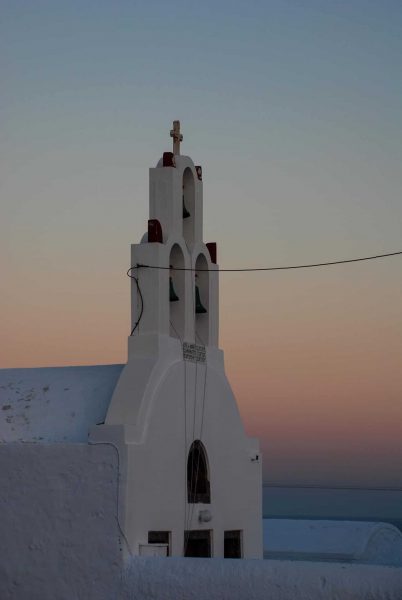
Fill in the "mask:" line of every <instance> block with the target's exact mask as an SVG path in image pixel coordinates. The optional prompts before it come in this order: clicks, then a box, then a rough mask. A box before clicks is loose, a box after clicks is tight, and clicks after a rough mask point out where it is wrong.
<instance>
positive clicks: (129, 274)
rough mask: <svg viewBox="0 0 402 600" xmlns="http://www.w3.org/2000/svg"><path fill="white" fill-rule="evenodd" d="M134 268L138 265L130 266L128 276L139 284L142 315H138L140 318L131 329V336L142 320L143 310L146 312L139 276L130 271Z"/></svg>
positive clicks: (138, 290)
mask: <svg viewBox="0 0 402 600" xmlns="http://www.w3.org/2000/svg"><path fill="white" fill-rule="evenodd" d="M134 268H136V267H130V268H129V269H128V271H127V276H128V277H130V279H134V281H135V284H136V286H137V292H138V294H139V296H140V300H141V310H140V316H139V317H138V319H137V321H136V323H135V324H134V327H133V329H132V331H131V333H130V336H132V335H133V333H134V331H135V330H136V329H137V327H138V326H139V324H140V321H141V319H142V314H143V312H144V298H143V297H142V292H141V288H140V284H139V282H138V277H135V276H134V275H131V273H130V271H132V270H133V269H134Z"/></svg>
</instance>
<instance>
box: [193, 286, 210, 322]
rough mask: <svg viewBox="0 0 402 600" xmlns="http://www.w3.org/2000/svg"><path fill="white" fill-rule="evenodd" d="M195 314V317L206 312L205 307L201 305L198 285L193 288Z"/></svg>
mask: <svg viewBox="0 0 402 600" xmlns="http://www.w3.org/2000/svg"><path fill="white" fill-rule="evenodd" d="M195 312H196V314H197V315H203V314H205V313H206V312H207V309H206V308H205V306H203V305H202V304H201V298H200V288H199V287H198V285H196V286H195Z"/></svg>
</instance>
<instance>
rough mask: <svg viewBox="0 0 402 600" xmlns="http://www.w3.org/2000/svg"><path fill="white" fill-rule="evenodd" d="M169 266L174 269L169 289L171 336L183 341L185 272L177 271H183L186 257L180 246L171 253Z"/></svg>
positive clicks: (170, 274)
mask: <svg viewBox="0 0 402 600" xmlns="http://www.w3.org/2000/svg"><path fill="white" fill-rule="evenodd" d="M169 265H170V266H171V267H172V269H171V270H170V272H169V288H168V293H169V327H170V335H171V336H172V337H176V338H178V339H183V337H184V306H185V288H184V271H183V270H175V269H183V267H184V256H183V252H182V249H181V248H180V246H179V245H178V244H174V246H173V247H172V250H171V251H170V257H169Z"/></svg>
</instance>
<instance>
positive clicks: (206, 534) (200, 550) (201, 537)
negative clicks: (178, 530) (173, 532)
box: [184, 530, 211, 558]
mask: <svg viewBox="0 0 402 600" xmlns="http://www.w3.org/2000/svg"><path fill="white" fill-rule="evenodd" d="M184 556H187V557H189V556H192V557H195V558H210V557H211V531H210V530H201V531H185V532H184Z"/></svg>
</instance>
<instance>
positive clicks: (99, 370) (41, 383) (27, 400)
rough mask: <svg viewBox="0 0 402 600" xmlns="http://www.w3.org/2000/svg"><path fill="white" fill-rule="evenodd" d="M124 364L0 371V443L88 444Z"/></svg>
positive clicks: (102, 417)
mask: <svg viewBox="0 0 402 600" xmlns="http://www.w3.org/2000/svg"><path fill="white" fill-rule="evenodd" d="M123 366H124V365H96V366H90V367H45V368H38V369H0V442H87V441H88V431H89V429H90V428H91V427H92V426H93V425H96V424H97V423H102V422H103V421H104V420H105V417H106V412H107V409H108V406H109V403H110V400H111V397H112V394H113V390H114V388H115V386H116V383H117V380H118V378H119V375H120V373H121V371H122V369H123Z"/></svg>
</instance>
